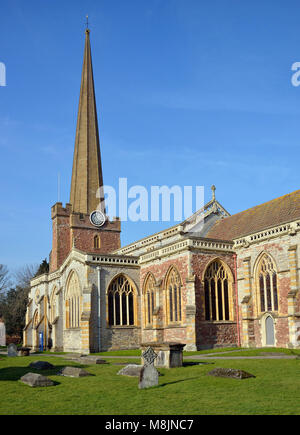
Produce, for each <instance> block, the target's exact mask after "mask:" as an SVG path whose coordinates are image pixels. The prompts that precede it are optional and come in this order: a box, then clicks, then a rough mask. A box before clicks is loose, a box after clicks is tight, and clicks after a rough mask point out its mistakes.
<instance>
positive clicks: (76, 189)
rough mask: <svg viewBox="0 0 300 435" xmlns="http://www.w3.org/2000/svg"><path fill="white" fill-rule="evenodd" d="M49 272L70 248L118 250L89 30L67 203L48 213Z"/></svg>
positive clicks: (117, 225)
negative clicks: (108, 211)
mask: <svg viewBox="0 0 300 435" xmlns="http://www.w3.org/2000/svg"><path fill="white" fill-rule="evenodd" d="M51 217H52V231H53V236H52V251H51V256H50V272H53V271H55V270H57V269H58V268H59V267H60V266H61V265H62V263H63V262H64V260H65V259H66V258H67V256H68V254H69V253H70V251H71V250H72V248H77V249H79V250H81V251H84V252H87V253H108V252H111V251H114V250H116V249H118V248H119V247H120V232H121V224H120V221H119V219H118V218H115V220H114V221H109V220H108V218H107V217H106V215H105V204H104V195H103V175H102V165H101V153H100V141H99V130H98V119H97V108H96V98H95V88H94V77H93V67H92V55H91V44H90V31H89V29H87V30H86V31H85V48H84V60H83V68H82V76H81V87H80V97H79V108H78V118H77V129H76V138H75V147H74V158H73V170H72V181H71V193H70V203H68V204H66V206H65V207H63V205H62V203H60V202H58V203H56V204H55V205H54V206H53V207H52V210H51Z"/></svg>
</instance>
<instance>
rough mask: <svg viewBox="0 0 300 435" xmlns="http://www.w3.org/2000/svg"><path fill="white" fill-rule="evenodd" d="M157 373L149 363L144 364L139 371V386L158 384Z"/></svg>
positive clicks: (146, 386) (141, 387)
mask: <svg viewBox="0 0 300 435" xmlns="http://www.w3.org/2000/svg"><path fill="white" fill-rule="evenodd" d="M158 376H159V373H158V371H157V370H156V368H155V367H154V366H153V365H152V364H151V365H148V366H144V367H143V368H142V369H141V372H140V380H139V388H140V389H143V388H150V387H155V386H156V385H158Z"/></svg>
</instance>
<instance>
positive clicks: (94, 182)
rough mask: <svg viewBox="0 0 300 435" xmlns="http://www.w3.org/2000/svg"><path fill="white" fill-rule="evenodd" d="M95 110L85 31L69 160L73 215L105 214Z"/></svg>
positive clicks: (88, 45)
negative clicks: (99, 192) (73, 141)
mask: <svg viewBox="0 0 300 435" xmlns="http://www.w3.org/2000/svg"><path fill="white" fill-rule="evenodd" d="M102 187H103V176H102V167H101V155H100V142H99V131H98V119H97V108H96V99H95V89H94V77H93V67H92V56H91V45H90V30H89V29H88V28H87V29H86V31H85V48H84V60H83V69H82V76H81V87H80V97H79V108H78V118H77V129H76V138H75V149H74V158H73V171H72V182H71V195H70V203H71V204H72V206H73V212H77V213H83V214H90V213H91V212H92V211H94V210H96V209H98V210H99V209H100V210H101V211H102V212H104V211H105V207H104V200H103V194H101V204H100V198H99V197H97V196H96V195H97V192H98V189H99V188H102ZM99 204H100V206H99Z"/></svg>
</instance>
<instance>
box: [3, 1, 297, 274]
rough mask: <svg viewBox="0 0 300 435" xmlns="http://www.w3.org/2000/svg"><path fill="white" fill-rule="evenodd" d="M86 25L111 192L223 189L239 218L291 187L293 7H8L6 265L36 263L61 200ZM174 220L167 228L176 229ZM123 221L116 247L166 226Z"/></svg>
mask: <svg viewBox="0 0 300 435" xmlns="http://www.w3.org/2000/svg"><path fill="white" fill-rule="evenodd" d="M86 14H88V15H89V17H90V18H89V20H90V29H91V44H92V55H93V66H94V77H95V88H96V97H97V107H98V116H99V128H100V141H101V153H102V163H103V173H104V182H105V184H108V185H111V186H117V184H118V179H119V177H126V178H127V179H128V185H129V187H130V186H133V185H137V184H138V185H143V186H145V187H147V188H150V186H151V185H168V186H173V185H180V186H184V185H191V186H196V185H199V186H202V185H203V186H204V187H205V200H206V201H208V200H210V197H211V192H210V186H211V185H212V184H215V185H216V187H217V190H216V197H217V199H218V200H219V201H220V202H221V204H223V206H224V207H225V208H226V209H227V210H228V211H229V212H230V213H232V214H233V213H236V212H239V211H241V210H244V209H247V208H249V207H252V206H254V205H257V204H260V203H263V202H265V201H268V200H270V199H273V198H275V197H278V196H281V195H284V194H286V193H289V192H292V191H294V190H297V189H299V169H298V168H299V160H300V159H299V157H300V151H299V150H300V147H299V142H300V87H293V86H292V84H291V77H292V71H291V66H292V64H293V63H294V62H297V61H300V36H299V19H300V5H299V2H296V1H293V0H290V1H289V2H284V1H283V0H281V1H278V0H275V1H274V0H272V1H271V0H264V1H256V0H252V1H240V0H237V1H233V0H227V1H226V2H225V1H224V0H218V1H216V0H215V1H214V0H212V1H211V0H210V1H200V0H184V1H183V0H147V1H146V0H127V1H124V0H97V1H95V0H93V1H91V0H86V1H84V2H82V1H79V0H72V1H62V0H61V1H57V0H51V1H50V0H43V1H42V0H39V1H37V0H36V1H33V0H28V1H26V2H25V1H24V0H10V1H9V2H2V4H1V16H0V62H3V63H4V64H5V66H6V80H7V86H6V87H0V194H1V203H0V204H1V205H0V208H1V210H0V211H1V212H0V263H3V264H6V265H7V266H8V267H9V268H10V270H12V271H13V270H15V269H16V268H18V267H20V266H23V265H24V264H28V263H29V264H30V263H40V262H41V261H42V259H43V258H45V257H48V254H49V252H50V250H51V217H50V208H51V206H52V205H53V204H54V203H55V202H56V201H57V195H58V194H57V174H58V173H60V177H61V196H60V199H61V201H62V202H63V203H66V202H68V201H69V190H70V180H71V170H72V159H73V147H74V138H75V129H76V116H77V107H78V97H79V87H80V78H81V68H82V58H83V48H84V29H85V16H86ZM173 223H174V222H170V226H171V225H172V224H173ZM168 226H169V225H168V224H166V222H159V223H150V222H149V223H145V222H138V223H131V222H127V223H124V224H123V226H122V229H123V233H122V245H125V244H128V243H131V242H133V241H135V240H137V239H139V238H142V237H145V236H147V235H150V234H151V233H153V232H156V231H159V230H161V229H164V228H166V227H168Z"/></svg>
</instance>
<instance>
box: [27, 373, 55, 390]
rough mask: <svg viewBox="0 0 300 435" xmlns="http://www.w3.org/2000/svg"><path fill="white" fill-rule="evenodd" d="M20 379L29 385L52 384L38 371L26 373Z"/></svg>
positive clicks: (46, 385) (45, 385) (41, 385)
mask: <svg viewBox="0 0 300 435" xmlns="http://www.w3.org/2000/svg"><path fill="white" fill-rule="evenodd" d="M20 381H21V382H23V383H24V384H26V385H29V386H30V387H51V386H52V385H54V382H53V381H52V380H51V379H49V378H47V377H46V376H43V375H39V374H38V373H26V375H24V376H22V377H21V379H20Z"/></svg>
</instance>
